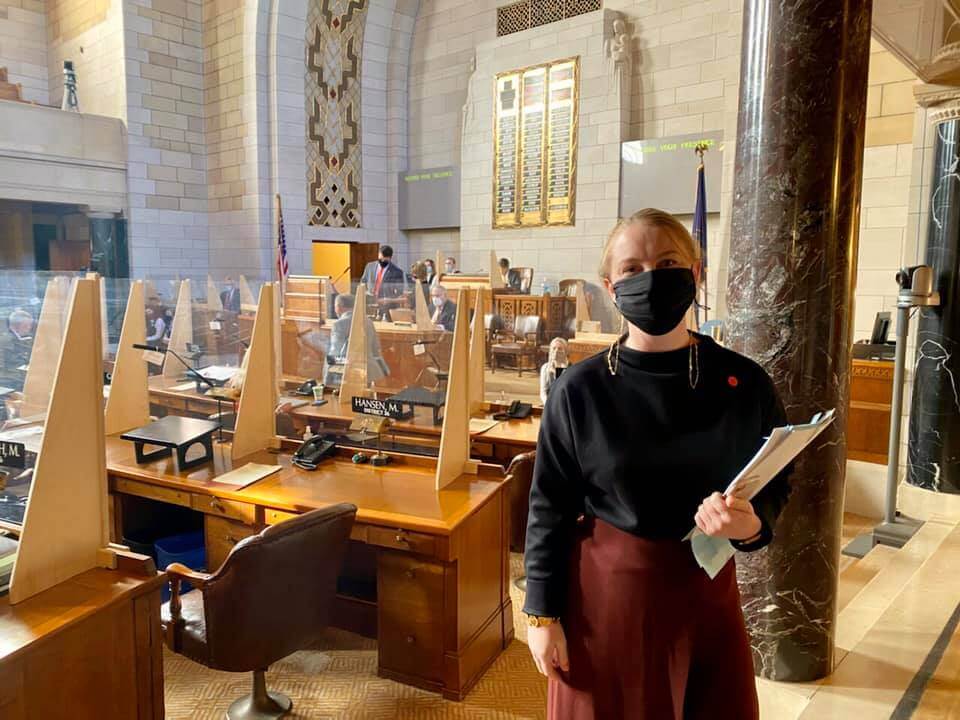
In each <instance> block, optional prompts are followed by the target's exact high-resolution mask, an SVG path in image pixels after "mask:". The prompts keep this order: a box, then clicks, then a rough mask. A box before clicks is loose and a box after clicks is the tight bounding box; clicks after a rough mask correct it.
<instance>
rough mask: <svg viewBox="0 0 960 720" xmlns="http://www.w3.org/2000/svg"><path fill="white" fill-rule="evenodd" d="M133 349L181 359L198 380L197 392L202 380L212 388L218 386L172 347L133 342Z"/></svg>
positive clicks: (191, 374)
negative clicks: (165, 347) (164, 347)
mask: <svg viewBox="0 0 960 720" xmlns="http://www.w3.org/2000/svg"><path fill="white" fill-rule="evenodd" d="M133 349H134V350H149V351H150V352H157V353H166V354H169V355H173V356H174V357H175V358H176V359H177V360H179V361H180V364H181V365H183V366H184V367H185V368H186V369H187V374H188V375H189V376H192V377H193V378H194V379H195V380H196V382H197V392H200V383H201V382H202V383H203V384H204V385H207V386H209V387H211V388H214V387H216V385H215V384H214V383H213V382H212V381H211V380H209V379H208V378H205V377H204V376H203V375H201V374H200V373H199V372H197V371H196V370H195V369H194V368H193V367H192V366H191V365H190V363H188V362H187V361H186V360H184V359H183V358H182V357H180V355H178V354H177V353H175V352H174V351H173V350H171V349H170V348H167V349H166V350H164V349H163V348H161V347H158V346H157V345H147V344H145V343H133Z"/></svg>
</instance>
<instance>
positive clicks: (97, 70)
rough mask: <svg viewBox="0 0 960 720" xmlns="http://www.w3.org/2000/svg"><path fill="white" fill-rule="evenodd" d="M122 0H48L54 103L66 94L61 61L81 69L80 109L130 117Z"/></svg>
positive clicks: (50, 81) (49, 64) (49, 74)
mask: <svg viewBox="0 0 960 720" xmlns="http://www.w3.org/2000/svg"><path fill="white" fill-rule="evenodd" d="M123 2H124V0H88V1H86V2H85V1H84V0H46V11H47V78H48V85H49V88H50V93H49V95H50V104H51V105H54V106H56V107H60V103H61V100H62V98H63V61H64V60H72V61H73V64H74V68H75V70H76V73H77V95H78V97H79V100H80V110H81V112H89V113H95V114H97V115H107V116H109V117H115V118H121V119H126V106H127V99H126V77H125V75H124V73H123V71H122V68H123V66H124V38H123Z"/></svg>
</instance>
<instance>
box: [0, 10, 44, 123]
mask: <svg viewBox="0 0 960 720" xmlns="http://www.w3.org/2000/svg"><path fill="white" fill-rule="evenodd" d="M46 23H47V19H46V8H45V6H44V0H0V68H2V67H5V68H6V69H7V81H8V82H11V83H18V84H20V85H21V86H22V88H21V96H22V97H23V99H24V100H28V101H30V102H36V103H40V104H41V105H46V104H47V103H48V102H49V101H50V94H49V92H48V91H47V42H46V32H47V30H46Z"/></svg>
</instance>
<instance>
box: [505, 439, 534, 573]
mask: <svg viewBox="0 0 960 720" xmlns="http://www.w3.org/2000/svg"><path fill="white" fill-rule="evenodd" d="M536 459H537V453H536V451H535V450H534V451H531V452H527V453H521V454H520V455H517V456H516V457H514V458H513V460H511V461H510V465H509V467H507V477H508V478H510V552H517V553H522V552H523V550H524V546H525V545H526V540H527V516H528V515H529V514H530V486H531V485H532V484H533V465H534V462H535V461H536ZM513 584H514V585H516V586H517V587H518V588H519V589H520V590H523V591H526V589H527V578H526V576H524V577H518V578H517V579H516V580H514V581H513Z"/></svg>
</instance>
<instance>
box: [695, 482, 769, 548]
mask: <svg viewBox="0 0 960 720" xmlns="http://www.w3.org/2000/svg"><path fill="white" fill-rule="evenodd" d="M694 520H695V521H696V523H697V527H698V528H700V529H701V530H702V531H703V532H704V533H705V534H707V535H711V536H713V537H724V538H727V539H728V540H747V539H749V538H752V537H753V536H754V535H756V534H757V533H759V532H760V527H761V524H760V518H759V517H757V514H756V513H755V512H754V511H753V505H751V504H750V501H749V500H741V499H739V498H735V497H733V496H730V497H724V496H723V495H721V494H720V493H718V492H715V493H713V494H712V495H710V496H709V497H707V498H704V500H703V502H702V503H700V507H699V508H698V509H697V514H696V516H695V517H694Z"/></svg>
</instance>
